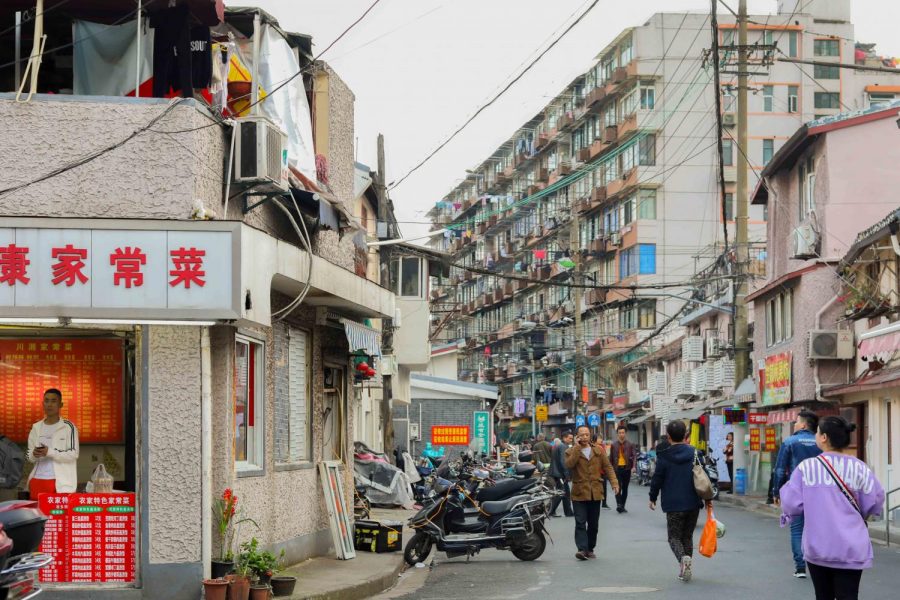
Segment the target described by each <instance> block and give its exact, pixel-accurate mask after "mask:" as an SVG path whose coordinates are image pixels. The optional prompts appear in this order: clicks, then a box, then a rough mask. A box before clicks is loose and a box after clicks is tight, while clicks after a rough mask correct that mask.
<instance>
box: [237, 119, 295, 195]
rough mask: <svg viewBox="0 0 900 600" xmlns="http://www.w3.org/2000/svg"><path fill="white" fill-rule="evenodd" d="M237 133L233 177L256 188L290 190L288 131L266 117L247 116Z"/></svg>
mask: <svg viewBox="0 0 900 600" xmlns="http://www.w3.org/2000/svg"><path fill="white" fill-rule="evenodd" d="M236 135H237V139H236V140H235V156H234V180H235V181H238V182H241V183H252V184H254V185H256V186H257V187H256V188H255V191H285V192H286V191H288V158H287V144H288V139H287V134H286V133H285V132H284V131H282V130H281V129H279V128H278V127H277V126H276V125H275V124H274V123H273V122H272V121H270V120H269V119H266V118H265V117H246V118H243V119H240V120H239V121H238V124H237V133H236ZM266 188H268V189H266Z"/></svg>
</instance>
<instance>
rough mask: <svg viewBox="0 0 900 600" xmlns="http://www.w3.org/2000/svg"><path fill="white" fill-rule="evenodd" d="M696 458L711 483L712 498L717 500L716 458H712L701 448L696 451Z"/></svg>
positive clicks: (717, 468) (717, 477) (717, 476)
mask: <svg viewBox="0 0 900 600" xmlns="http://www.w3.org/2000/svg"><path fill="white" fill-rule="evenodd" d="M697 458H698V459H699V460H700V464H701V465H702V466H703V469H704V470H705V471H706V474H707V475H708V476H709V481H710V483H712V489H713V500H718V499H719V466H718V465H717V464H716V459H715V458H713V457H712V456H711V455H710V454H708V453H707V452H703V451H702V450H701V451H699V452H698V453H697Z"/></svg>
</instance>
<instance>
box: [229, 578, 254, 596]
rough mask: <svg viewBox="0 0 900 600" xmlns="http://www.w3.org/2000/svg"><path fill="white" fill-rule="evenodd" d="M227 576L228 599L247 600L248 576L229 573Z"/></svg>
mask: <svg viewBox="0 0 900 600" xmlns="http://www.w3.org/2000/svg"><path fill="white" fill-rule="evenodd" d="M229 577H230V583H229V585H228V600H249V598H250V578H249V577H238V576H237V575H229Z"/></svg>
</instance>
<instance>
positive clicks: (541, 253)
mask: <svg viewBox="0 0 900 600" xmlns="http://www.w3.org/2000/svg"><path fill="white" fill-rule="evenodd" d="M546 258H547V251H546V250H535V251H534V259H535V260H544V259H546Z"/></svg>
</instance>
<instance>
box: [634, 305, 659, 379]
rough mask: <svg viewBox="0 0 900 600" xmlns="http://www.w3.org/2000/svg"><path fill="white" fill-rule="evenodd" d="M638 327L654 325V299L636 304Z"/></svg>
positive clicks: (644, 327)
mask: <svg viewBox="0 0 900 600" xmlns="http://www.w3.org/2000/svg"><path fill="white" fill-rule="evenodd" d="M638 327H639V328H641V329H653V328H654V327H656V300H647V301H644V302H641V304H640V305H639V306H638ZM641 372H642V373H646V371H641Z"/></svg>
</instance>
